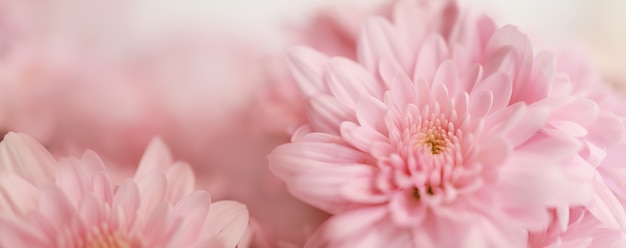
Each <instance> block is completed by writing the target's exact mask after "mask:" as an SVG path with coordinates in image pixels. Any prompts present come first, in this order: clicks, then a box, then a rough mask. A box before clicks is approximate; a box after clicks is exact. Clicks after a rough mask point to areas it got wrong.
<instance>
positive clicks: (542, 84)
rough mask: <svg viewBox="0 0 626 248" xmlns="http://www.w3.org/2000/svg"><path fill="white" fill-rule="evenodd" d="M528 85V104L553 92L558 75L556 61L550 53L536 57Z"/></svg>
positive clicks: (542, 53)
mask: <svg viewBox="0 0 626 248" xmlns="http://www.w3.org/2000/svg"><path fill="white" fill-rule="evenodd" d="M531 73H532V74H531V80H530V84H529V85H528V93H527V94H528V96H527V97H526V100H527V101H528V102H535V101H538V100H540V99H543V98H546V97H548V95H549V94H550V90H552V81H553V78H554V74H555V73H556V60H555V59H554V55H552V53H550V52H546V51H542V52H539V53H538V54H537V56H535V59H534V61H533V67H532V72H531Z"/></svg>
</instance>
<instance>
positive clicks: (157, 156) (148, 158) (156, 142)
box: [135, 137, 172, 179]
mask: <svg viewBox="0 0 626 248" xmlns="http://www.w3.org/2000/svg"><path fill="white" fill-rule="evenodd" d="M170 163H172V155H171V154H170V151H169V148H167V145H166V144H165V142H164V141H163V139H161V138H158V137H157V138H154V139H152V140H151V141H150V143H149V144H148V147H147V148H146V151H145V152H144V153H143V156H142V157H141V161H140V162H139V167H138V168H137V171H136V172H135V178H136V179H140V178H142V177H144V176H146V175H147V174H149V173H150V172H152V171H153V170H158V171H165V170H166V168H168V166H169V165H170Z"/></svg>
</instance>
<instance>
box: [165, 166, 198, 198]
mask: <svg viewBox="0 0 626 248" xmlns="http://www.w3.org/2000/svg"><path fill="white" fill-rule="evenodd" d="M165 176H166V177H167V200H168V201H169V202H174V203H175V202H178V201H180V200H181V199H182V198H183V197H184V196H186V195H189V194H191V193H192V192H193V190H194V188H195V186H196V181H195V177H194V173H193V171H192V170H191V167H190V166H189V165H188V164H186V163H182V162H177V163H174V164H173V165H171V166H170V168H169V169H167V171H166V172H165Z"/></svg>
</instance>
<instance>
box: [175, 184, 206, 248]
mask: <svg viewBox="0 0 626 248" xmlns="http://www.w3.org/2000/svg"><path fill="white" fill-rule="evenodd" d="M210 206H211V196H210V195H209V193H207V192H204V191H196V192H193V193H191V194H189V195H188V196H186V197H185V198H183V199H182V200H181V201H180V202H179V203H178V204H176V205H175V206H174V209H173V211H172V217H171V218H172V219H182V220H183V221H184V224H183V226H182V227H180V228H179V229H181V231H182V232H183V235H184V238H183V240H184V241H186V242H184V243H182V244H180V245H182V246H188V245H190V244H191V241H196V240H198V239H199V238H202V237H200V236H199V235H200V231H201V230H202V226H203V225H204V221H205V219H206V217H207V214H208V213H209V207H210Z"/></svg>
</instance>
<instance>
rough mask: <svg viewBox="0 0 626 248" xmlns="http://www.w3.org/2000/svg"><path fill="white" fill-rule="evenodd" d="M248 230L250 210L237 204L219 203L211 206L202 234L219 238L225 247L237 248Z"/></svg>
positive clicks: (230, 202) (231, 202) (229, 202)
mask: <svg viewBox="0 0 626 248" xmlns="http://www.w3.org/2000/svg"><path fill="white" fill-rule="evenodd" d="M247 228H248V209H247V208H246V207H245V206H244V205H242V204H240V203H237V202H233V201H219V202H215V203H213V204H211V209H210V210H209V214H208V216H207V219H206V222H205V224H204V227H203V228H202V233H203V236H204V237H217V239H218V240H219V242H220V243H221V244H222V245H223V247H235V246H236V245H237V244H238V243H239V241H240V240H241V238H242V236H243V235H244V234H245V232H246V229H247Z"/></svg>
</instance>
